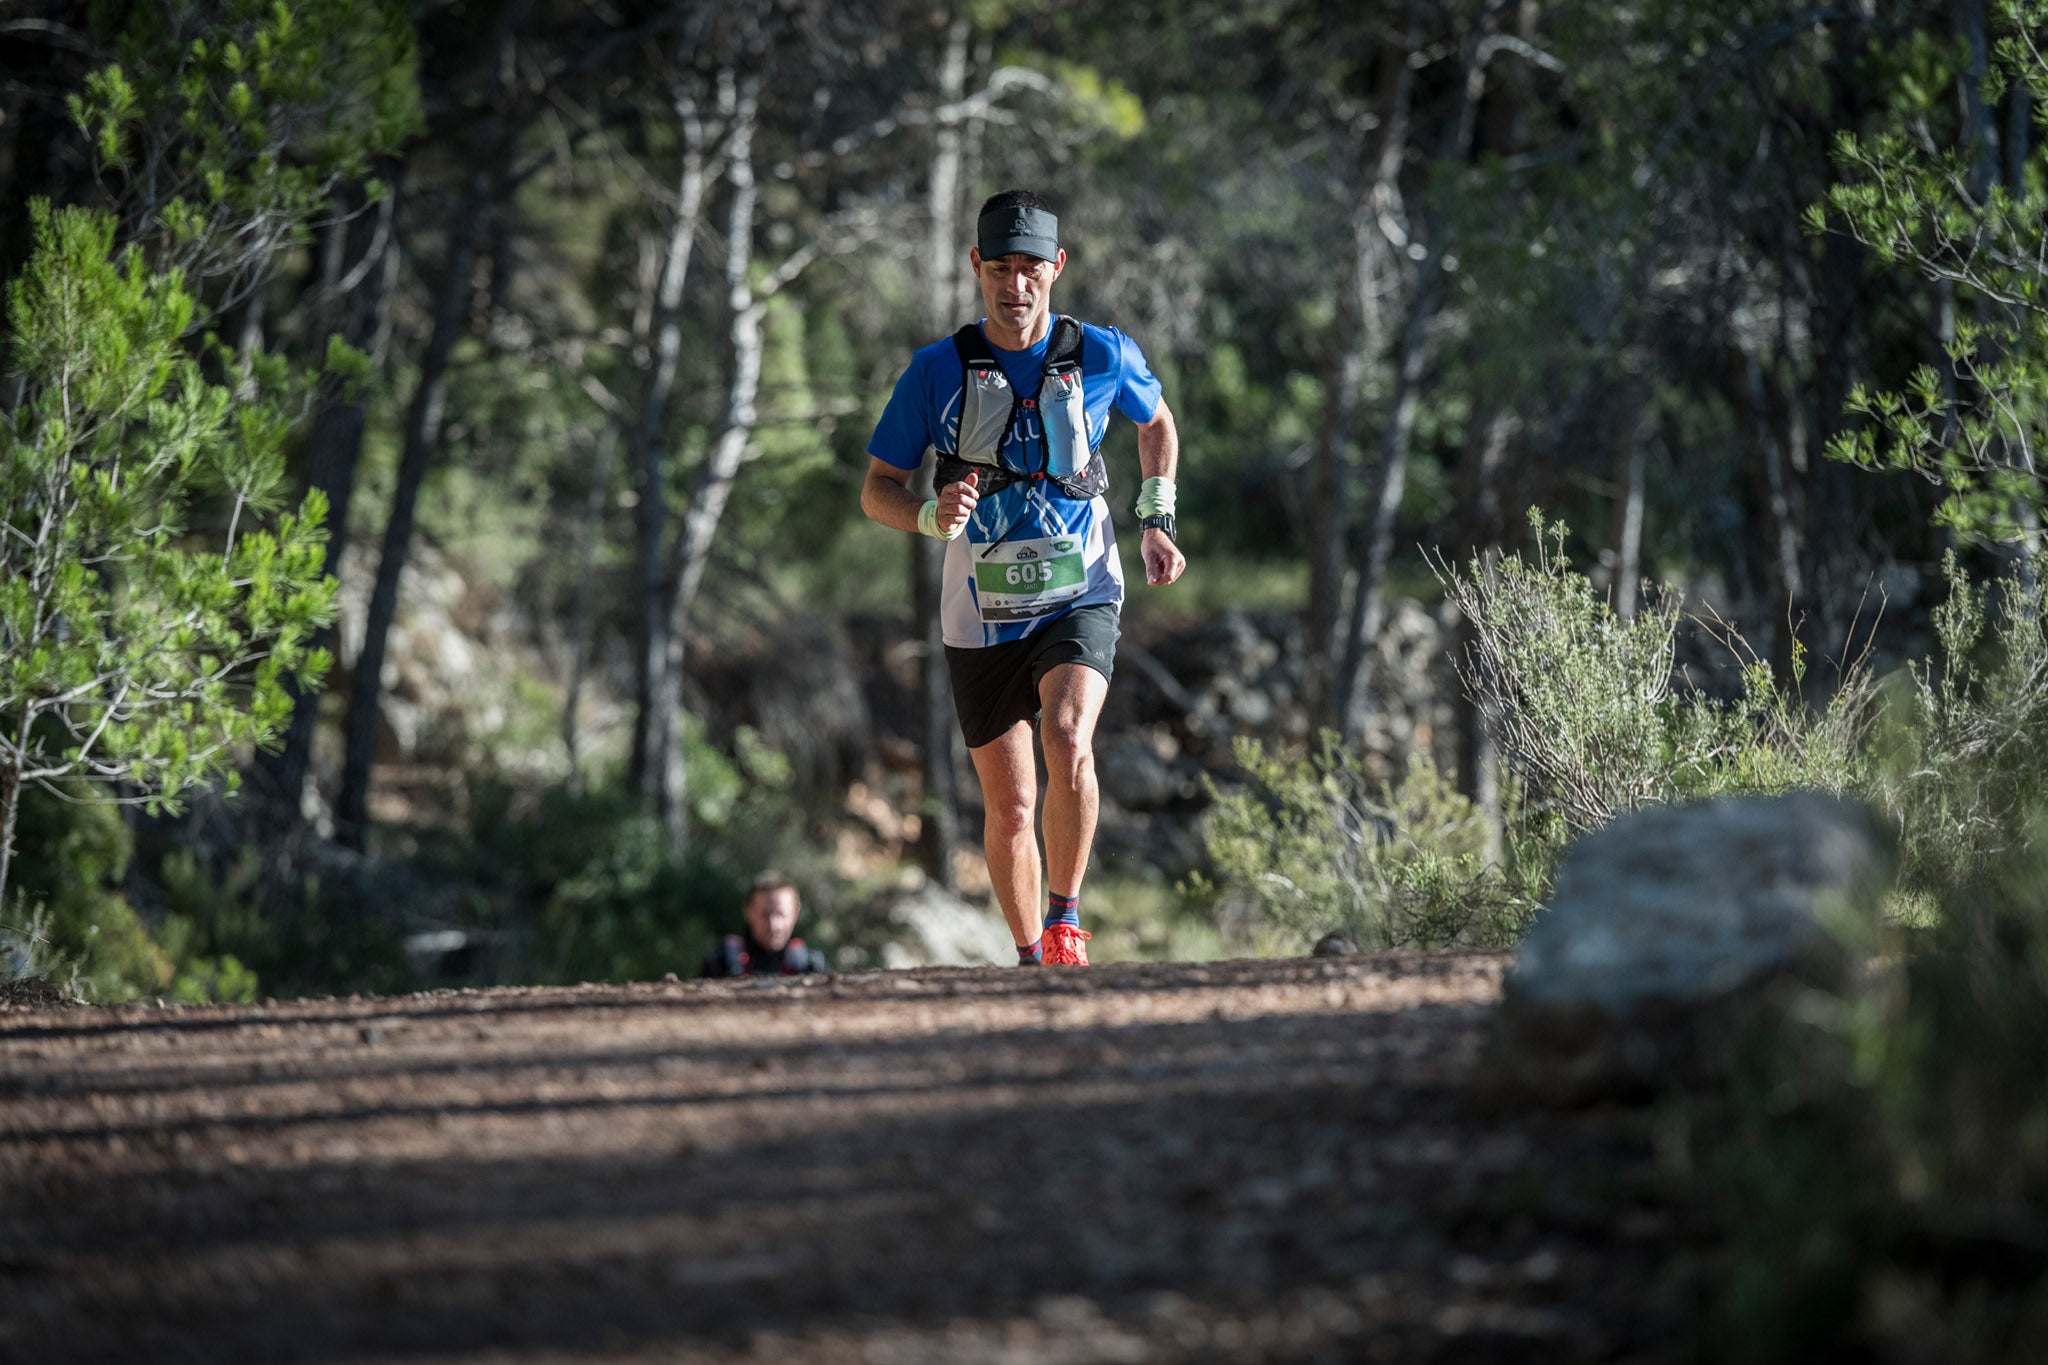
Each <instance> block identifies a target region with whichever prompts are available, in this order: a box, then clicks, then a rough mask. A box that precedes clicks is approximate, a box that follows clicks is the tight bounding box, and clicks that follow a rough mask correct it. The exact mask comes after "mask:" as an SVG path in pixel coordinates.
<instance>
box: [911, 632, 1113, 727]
mask: <svg viewBox="0 0 2048 1365" xmlns="http://www.w3.org/2000/svg"><path fill="white" fill-rule="evenodd" d="M1120 611H1121V608H1120V607H1119V606H1118V605H1117V604H1116V603H1113V602H1097V603H1094V604H1092V605H1089V606H1085V607H1075V608H1074V609H1073V610H1072V611H1069V612H1067V613H1065V614H1064V615H1061V616H1056V617H1054V618H1053V619H1052V620H1050V621H1048V622H1046V623H1045V624H1044V625H1042V626H1040V627H1039V628H1038V629H1037V630H1035V631H1033V632H1032V633H1031V634H1029V635H1027V636H1025V637H1024V638H1023V639H1021V640H1012V641H1010V642H1009V643H1008V644H1001V645H988V646H986V647H984V648H982V649H955V648H953V647H952V646H951V645H947V646H946V667H947V669H948V670H949V671H951V673H952V675H953V709H954V711H955V712H957V713H958V714H959V716H960V732H961V733H962V734H964V735H966V736H967V747H968V748H970V749H979V748H980V747H981V746H982V745H984V744H989V743H993V742H994V741H995V740H998V739H1001V738H1002V737H1003V736H1004V735H1005V734H1007V733H1008V732H1009V729H1010V727H1011V726H1013V725H1015V724H1016V723H1017V722H1018V721H1020V720H1037V719H1038V680H1039V679H1040V678H1043V677H1044V676H1045V675H1046V672H1047V671H1048V670H1050V669H1054V668H1057V667H1059V666H1060V665H1061V664H1086V665H1087V666H1088V667H1090V668H1092V669H1094V670H1095V671H1096V672H1097V673H1100V674H1101V675H1102V676H1103V677H1104V678H1108V677H1109V676H1110V671H1111V670H1112V669H1113V668H1114V667H1115V666H1116V641H1117V636H1118V634H1119V633H1120V630H1119V627H1118V624H1117V616H1118V613H1119V612H1120Z"/></svg>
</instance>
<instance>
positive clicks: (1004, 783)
mask: <svg viewBox="0 0 2048 1365" xmlns="http://www.w3.org/2000/svg"><path fill="white" fill-rule="evenodd" d="M1048 676H1050V675H1048ZM967 756H968V757H969V758H972V759H973V760H974V771H975V775H976V776H978V777H979V778H980V779H981V804H982V808H983V809H984V810H985V811H986V812H987V816H986V819H985V820H984V822H983V825H982V836H981V842H982V851H983V854H984V856H985V857H987V859H988V879H989V880H990V881H991V882H993V883H994V884H995V889H996V900H997V901H998V902H1000V903H1001V905H1002V907H1003V918H1004V919H1006V920H1008V921H1009V922H1010V932H1011V934H1013V935H1015V939H1016V942H1018V943H1020V944H1025V945H1029V944H1033V943H1036V942H1038V933H1039V925H1040V924H1041V923H1042V922H1043V920H1044V917H1045V888H1044V886H1043V885H1042V884H1041V883H1040V882H1039V879H1038V832H1037V831H1036V830H1035V829H1034V828H1033V827H1032V826H1033V820H1032V815H1033V814H1034V812H1035V811H1036V808H1037V806H1038V765H1037V761H1036V760H1035V759H1034V758H1033V757H1032V753H1031V723H1030V722H1029V721H1022V720H1020V721H1018V722H1017V723H1016V724H1015V725H1012V726H1011V727H1010V728H1009V730H1008V731H1006V732H1005V733H1004V734H1003V736H1002V738H1000V739H994V740H990V741H989V742H988V743H987V744H984V745H982V746H981V747H980V748H979V749H969V750H968V751H967Z"/></svg>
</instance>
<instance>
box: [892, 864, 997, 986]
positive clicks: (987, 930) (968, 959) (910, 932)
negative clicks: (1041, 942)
mask: <svg viewBox="0 0 2048 1365" xmlns="http://www.w3.org/2000/svg"><path fill="white" fill-rule="evenodd" d="M882 908H883V913H884V914H885V915H886V916H887V918H888V920H889V923H890V925H891V929H892V935H891V939H890V941H889V942H887V943H885V944H883V945H882V950H881V960H882V965H883V966H884V967H893V968H901V967H984V966H991V965H994V966H1003V965H1006V964H1009V963H1014V962H1015V961H1016V960H1017V946H1016V944H1014V943H1012V942H1011V941H1010V931H1009V929H1008V927H1006V926H1005V924H1004V922H1003V916H1002V912H1001V911H1000V910H998V909H997V908H996V907H995V905H994V904H993V903H991V904H989V905H987V906H979V905H974V904H971V903H969V902H967V901H964V900H962V899H961V898H960V897H958V896H955V895H953V894H952V893H951V892H949V891H946V890H945V889H944V888H942V887H938V886H934V885H931V884H929V883H927V884H926V885H924V886H922V887H920V888H918V889H916V890H913V891H905V892H901V893H899V894H898V895H896V896H894V897H892V898H891V899H890V900H889V901H888V902H887V903H886V904H885V905H884V906H883V907H882Z"/></svg>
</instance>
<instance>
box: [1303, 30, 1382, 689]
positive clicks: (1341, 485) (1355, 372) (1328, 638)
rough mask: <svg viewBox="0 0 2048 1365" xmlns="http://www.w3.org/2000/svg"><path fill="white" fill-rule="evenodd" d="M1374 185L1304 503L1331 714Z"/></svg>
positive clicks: (1360, 217)
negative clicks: (1309, 490)
mask: <svg viewBox="0 0 2048 1365" xmlns="http://www.w3.org/2000/svg"><path fill="white" fill-rule="evenodd" d="M1402 65H1403V66H1405V65H1406V63H1405V62H1404V63H1402ZM1377 189H1378V185H1377V182H1375V185H1374V187H1373V188H1372V189H1370V190H1368V191H1367V192H1366V193H1364V194H1362V195H1360V196H1359V198H1358V201H1357V203H1356V204H1354V205H1353V207H1352V216H1351V232H1350V240H1349V242H1348V243H1347V244H1346V247H1347V249H1346V251H1345V253H1344V271H1343V277H1342V279H1341V280H1340V281H1339V283H1338V286H1337V313H1336V317H1335V318H1334V320H1333V322H1332V327H1331V337H1330V349H1331V356H1330V365H1329V370H1328V373H1327V374H1326V376H1325V379H1324V390H1323V424H1322V429H1321V430H1320V431H1319V432H1318V433H1317V434H1316V447H1315V479H1314V492H1313V495H1312V496H1311V498H1310V500H1309V509H1308V542H1309V561H1308V567H1309V576H1308V630H1307V638H1308V641H1309V649H1308V656H1309V657H1308V673H1309V678H1308V692H1309V709H1310V712H1311V714H1316V715H1331V714H1333V713H1332V712H1331V710H1330V696H1331V690H1332V681H1333V677H1334V674H1335V665H1336V663H1337V648H1336V641H1337V639H1338V631H1337V626H1338V621H1339V619H1340V615H1341V612H1342V607H1343V604H1342V600H1341V599H1342V595H1343V586H1344V541H1345V534H1346V531H1347V530H1348V528H1349V526H1350V524H1351V497H1350V490H1351V485H1352V481H1353V479H1354V477H1355V474H1354V468H1355V466H1356V463H1357V460H1356V455H1355V453H1354V443H1355V442H1356V440H1357V437H1358V413H1359V408H1360V406H1361V404H1362V402H1363V398H1364V394H1363V392H1362V390H1363V389H1364V387H1365V378H1366V373H1367V370H1368V368H1369V367H1370V365H1371V364H1372V362H1373V360H1374V359H1375V358H1377V357H1378V355H1379V340H1380V338H1379V335H1378V332H1379V329H1378V328H1377V327H1376V326H1368V321H1367V320H1368V313H1369V312H1370V313H1375V314H1376V313H1377V311H1378V301H1377V300H1376V299H1372V298H1369V297H1368V296H1369V295H1370V293H1371V291H1372V269H1373V255H1374V253H1373V237H1374V236H1375V235H1376V234H1377V233H1378V231H1379V228H1378V226H1377V224H1375V223H1374V222H1373V212H1374V210H1373V199H1374V197H1375V192H1376V190H1377Z"/></svg>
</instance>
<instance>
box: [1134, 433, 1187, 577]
mask: <svg viewBox="0 0 2048 1365" xmlns="http://www.w3.org/2000/svg"><path fill="white" fill-rule="evenodd" d="M1179 467H1180V432H1179V430H1178V429H1177V428H1176V427H1175V426H1174V425H1173V413H1172V411H1171V410H1170V409H1169V408H1168V407H1167V406H1166V400H1165V399H1164V398H1162V399H1160V400H1159V406H1158V407H1157V408H1154V409H1153V410H1152V420H1151V421H1149V422H1140V423H1139V424H1138V471H1139V472H1140V473H1141V474H1143V475H1144V476H1145V477H1146V478H1148V479H1159V478H1164V479H1169V480H1170V479H1172V478H1173V474H1174V471H1175V470H1176V469H1178V468H1179ZM1139 553H1140V554H1141V555H1142V556H1143V557H1144V560H1145V581H1146V582H1147V583H1150V584H1151V585H1152V586H1154V587H1157V588H1163V587H1165V586H1166V585H1167V584H1169V583H1171V582H1173V581H1174V580H1175V579H1177V578H1179V577H1180V576H1181V574H1182V573H1184V572H1186V570H1187V567H1188V561H1187V556H1186V555H1183V554H1182V553H1181V552H1180V547H1179V546H1178V545H1175V544H1174V543H1173V541H1172V539H1171V538H1169V537H1168V536H1167V534H1166V532H1164V531H1162V530H1159V529H1158V528H1156V527H1154V528H1151V529H1148V530H1147V531H1146V532H1145V534H1144V537H1143V539H1142V540H1140V542H1139Z"/></svg>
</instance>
